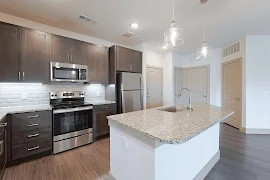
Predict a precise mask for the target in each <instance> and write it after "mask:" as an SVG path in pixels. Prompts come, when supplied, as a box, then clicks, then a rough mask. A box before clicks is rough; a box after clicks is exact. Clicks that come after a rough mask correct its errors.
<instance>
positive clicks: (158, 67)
mask: <svg viewBox="0 0 270 180" xmlns="http://www.w3.org/2000/svg"><path fill="white" fill-rule="evenodd" d="M148 68H153V69H159V70H161V72H162V78H161V86H162V91H161V103H162V106H163V67H160V66H153V65H146V72H145V77H146V78H145V87H146V88H145V92H144V94H145V95H146V96H145V102H146V103H145V109H147V85H148V84H147V70H148Z"/></svg>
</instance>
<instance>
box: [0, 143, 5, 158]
mask: <svg viewBox="0 0 270 180" xmlns="http://www.w3.org/2000/svg"><path fill="white" fill-rule="evenodd" d="M3 146H4V140H2V141H0V155H2V154H3V152H4V148H3Z"/></svg>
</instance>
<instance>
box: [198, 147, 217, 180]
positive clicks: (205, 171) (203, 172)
mask: <svg viewBox="0 0 270 180" xmlns="http://www.w3.org/2000/svg"><path fill="white" fill-rule="evenodd" d="M219 159H220V151H218V152H217V153H216V154H215V155H214V156H213V157H212V159H211V160H210V161H209V162H208V163H207V164H206V165H205V166H204V168H203V169H202V170H201V171H200V172H199V174H197V176H196V177H195V178H194V179H193V180H203V179H204V178H205V177H206V176H207V175H208V173H209V172H210V171H211V169H212V168H213V167H214V166H215V165H216V163H217V162H218V161H219Z"/></svg>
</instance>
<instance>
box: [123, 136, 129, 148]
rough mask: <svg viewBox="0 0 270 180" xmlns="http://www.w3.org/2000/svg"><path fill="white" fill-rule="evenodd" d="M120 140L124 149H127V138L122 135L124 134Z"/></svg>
mask: <svg viewBox="0 0 270 180" xmlns="http://www.w3.org/2000/svg"><path fill="white" fill-rule="evenodd" d="M122 142H123V147H124V149H125V150H127V149H128V145H127V138H126V137H124V136H122Z"/></svg>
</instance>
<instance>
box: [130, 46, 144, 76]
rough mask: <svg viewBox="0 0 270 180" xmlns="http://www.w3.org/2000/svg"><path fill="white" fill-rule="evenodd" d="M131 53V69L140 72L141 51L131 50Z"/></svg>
mask: <svg viewBox="0 0 270 180" xmlns="http://www.w3.org/2000/svg"><path fill="white" fill-rule="evenodd" d="M131 55H132V58H131V71H132V72H135V73H142V52H139V51H135V50H132V52H131Z"/></svg>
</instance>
